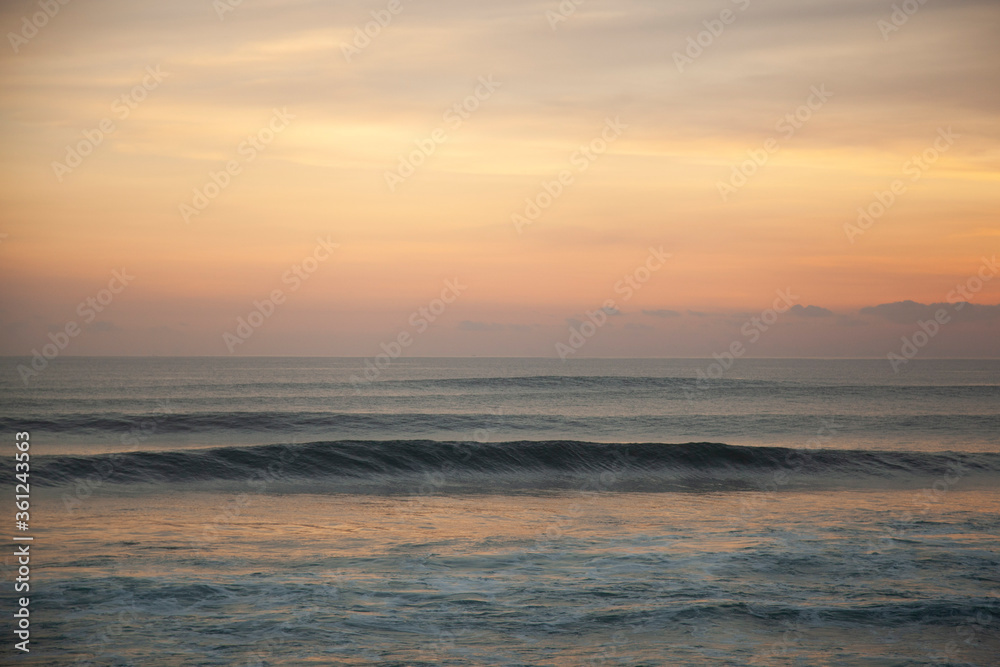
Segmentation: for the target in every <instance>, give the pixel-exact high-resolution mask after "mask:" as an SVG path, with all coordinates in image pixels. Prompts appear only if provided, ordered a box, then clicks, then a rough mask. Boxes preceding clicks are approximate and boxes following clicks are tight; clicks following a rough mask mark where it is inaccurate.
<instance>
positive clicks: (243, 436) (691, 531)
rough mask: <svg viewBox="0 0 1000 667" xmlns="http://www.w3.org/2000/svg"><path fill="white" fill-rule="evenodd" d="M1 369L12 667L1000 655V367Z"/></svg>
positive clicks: (276, 364)
mask: <svg viewBox="0 0 1000 667" xmlns="http://www.w3.org/2000/svg"><path fill="white" fill-rule="evenodd" d="M3 361H4V363H6V367H7V368H8V373H5V374H3V378H2V381H0V399H2V401H0V406H2V407H0V424H2V426H3V432H4V433H5V434H7V435H6V436H5V438H6V440H7V442H8V443H9V444H8V445H6V452H7V454H8V456H5V457H4V460H5V461H7V462H8V463H7V464H6V465H5V468H4V475H5V480H6V482H7V486H6V488H7V489H8V491H7V492H6V493H8V494H9V495H8V497H9V496H10V495H12V494H13V486H14V483H15V480H14V458H13V454H14V451H15V449H14V434H15V433H17V432H29V433H30V442H31V449H30V452H31V459H30V462H31V468H30V475H31V512H30V513H31V526H30V535H31V536H32V537H33V538H34V539H33V541H32V542H31V554H32V556H31V579H30V599H31V644H30V648H31V651H30V653H24V654H21V655H16V656H14V657H13V658H12V659H11V660H12V662H10V663H9V664H24V665H167V666H171V665H178V666H179V665H246V666H252V665H289V666H290V665H311V664H315V665H532V666H534V665H539V666H540V665H552V666H563V665H566V666H569V665H997V664H1000V569H998V566H1000V488H998V481H1000V409H998V408H1000V360H930V359H927V360H921V359H915V360H913V361H911V362H910V363H908V364H907V365H906V366H905V367H903V368H902V369H901V372H899V373H895V372H893V369H892V368H891V367H890V366H889V364H888V363H887V362H886V361H885V360H776V359H738V360H736V361H735V362H733V363H732V364H731V365H730V367H729V368H723V366H722V364H721V362H719V361H715V360H712V359H706V360H698V359H683V360H660V359H593V360H586V359H578V360H569V361H566V362H562V361H559V360H558V359H555V360H553V359H478V358H473V359H423V358H419V359H418V358H414V359H395V360H391V361H390V362H388V363H384V362H385V360H383V363H382V364H381V367H380V368H375V367H374V366H372V365H369V364H367V363H366V362H365V360H360V359H346V358H181V359H176V358H57V359H55V360H53V361H51V362H50V364H49V366H48V367H47V368H46V369H44V370H43V371H42V372H41V373H39V374H38V376H37V377H34V378H32V379H31V380H30V381H29V386H25V385H24V384H23V383H22V382H21V379H20V377H19V376H18V374H17V372H16V371H15V370H14V369H15V367H16V365H17V364H18V363H26V361H27V360H21V359H13V358H7V359H4V360H3ZM9 507H11V511H12V512H13V511H14V509H13V503H11V504H10V505H9ZM11 521H12V522H13V517H11ZM10 532H11V533H12V534H16V531H15V530H13V528H12V529H11V531H10ZM17 568H18V565H17V562H16V559H15V557H14V550H13V548H11V547H8V548H7V549H5V550H4V552H3V563H2V569H3V571H4V581H5V582H7V583H5V584H4V585H3V595H2V597H3V599H4V605H5V607H4V608H5V609H13V608H14V605H15V600H16V598H17V597H18V596H21V595H29V593H14V590H13V586H12V585H11V583H10V582H12V581H13V580H14V577H15V576H16V575H17ZM6 616H7V618H8V624H10V626H11V632H9V633H8V634H7V636H8V637H9V638H10V639H9V641H10V642H11V643H12V644H13V642H14V641H16V640H15V639H13V637H14V635H13V634H12V632H13V624H12V623H11V622H10V618H11V617H10V615H9V614H7V615H6ZM8 648H9V647H8ZM5 655H6V656H7V657H10V656H11V652H10V651H7V650H6V649H5ZM5 659H6V658H5Z"/></svg>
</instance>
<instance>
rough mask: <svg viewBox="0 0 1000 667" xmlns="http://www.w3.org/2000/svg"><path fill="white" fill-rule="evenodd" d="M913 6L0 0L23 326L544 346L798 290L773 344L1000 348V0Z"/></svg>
mask: <svg viewBox="0 0 1000 667" xmlns="http://www.w3.org/2000/svg"><path fill="white" fill-rule="evenodd" d="M903 4H905V5H906V10H907V11H904V9H903V8H901V6H900V4H899V3H897V4H896V5H895V7H896V9H895V10H894V6H893V3H892V2H888V1H854V0H848V1H845V2H832V1H831V2H813V1H808V0H807V1H802V0H737V1H733V0H713V1H710V2H677V1H655V2H654V1H652V0H645V1H644V0H618V1H615V2H612V1H610V0H580V1H579V2H574V1H573V0H565V1H564V2H562V3H561V4H560V2H558V1H557V0H546V1H535V0H510V1H505V2H481V1H475V0H473V1H468V0H463V1H461V2H460V1H458V0H443V1H431V0H426V1H425V0H420V1H412V2H411V1H410V0H365V1H350V2H342V1H331V0H323V1H315V2H313V1H306V0H303V1H301V2H296V1H278V0H242V1H241V2H240V1H238V0H216V2H212V0H178V1H175V2H135V1H134V0H133V1H129V2H125V1H124V0H95V1H92V2H84V1H82V0H72V1H69V2H66V3H65V4H61V3H60V2H59V0H51V2H49V3H46V2H44V1H43V2H41V3H39V2H37V0H36V1H35V2H5V3H3V5H2V9H0V27H2V28H3V32H4V33H5V35H6V37H5V39H4V44H3V46H2V48H0V52H2V54H3V55H2V56H0V82H2V96H0V113H2V121H3V124H2V127H3V151H2V153H0V169H2V182H3V187H2V191H0V197H2V200H0V201H2V204H0V205H2V219H0V272H2V275H0V279H2V282H3V291H2V301H0V331H2V336H0V353H2V354H5V355H19V356H20V355H31V354H32V351H33V350H35V349H41V346H43V345H45V344H47V343H48V342H49V341H50V339H51V334H54V333H56V332H59V331H63V330H65V327H66V326H67V324H69V323H76V325H77V326H78V327H79V332H78V334H77V335H75V336H74V337H73V338H72V340H71V341H70V342H69V344H68V347H67V348H66V350H65V351H64V352H63V353H64V354H129V355H133V354H135V355H144V354H165V355H171V354H178V355H228V354H230V348H232V351H233V353H235V354H244V355H266V354H277V355H285V354H302V355H345V356H354V355H357V356H369V357H370V356H374V355H375V354H376V353H378V352H379V351H380V348H379V344H380V343H382V342H385V341H391V340H394V339H396V338H397V336H398V335H399V334H400V333H401V332H408V333H410V334H412V335H413V337H414V342H413V344H412V345H411V346H410V347H409V348H408V349H407V351H406V354H408V355H414V356H421V355H470V354H479V355H497V356H505V355H523V356H555V355H556V344H557V343H559V342H561V341H566V340H568V338H569V336H570V335H571V330H572V328H573V327H577V328H578V327H579V326H580V324H581V323H583V322H586V321H587V312H588V311H589V312H594V311H595V310H596V309H599V308H601V307H602V306H605V305H606V304H607V301H608V300H612V301H613V302H614V306H613V307H609V308H606V309H605V310H604V311H603V314H604V315H606V318H601V319H602V321H603V320H604V319H606V322H605V323H604V324H603V325H602V326H601V327H600V328H599V330H598V331H597V333H595V334H594V335H593V337H592V340H590V341H589V342H588V343H587V345H586V346H584V347H583V348H581V349H580V350H579V352H577V353H576V356H578V357H583V356H663V357H671V356H681V357H686V356H709V355H711V354H712V353H713V352H717V351H721V350H723V349H726V347H727V346H728V345H729V344H730V342H731V341H734V340H742V341H743V342H749V341H748V339H747V337H746V336H745V334H744V333H741V330H742V327H743V326H744V325H745V324H746V323H747V322H748V321H750V318H752V317H754V316H759V315H760V314H761V313H762V312H763V311H765V310H766V309H767V308H770V307H771V306H772V304H773V302H774V301H775V298H776V292H777V291H778V290H789V289H790V290H791V293H792V294H793V295H795V297H796V304H797V305H798V306H799V307H798V308H794V309H792V310H790V311H788V312H785V313H781V314H780V316H779V317H778V319H777V322H776V323H774V324H773V326H771V327H769V328H768V330H767V331H765V332H762V335H760V336H759V339H758V340H756V341H754V342H753V344H752V345H749V346H748V347H749V354H750V355H751V356H834V357H836V356H871V357H884V356H885V355H886V353H888V352H891V351H893V350H895V349H898V348H899V347H900V337H901V336H908V335H910V334H912V333H913V332H914V331H916V330H917V326H918V322H919V321H924V320H926V318H928V317H933V316H934V313H935V312H937V311H938V310H940V309H942V308H945V309H946V311H947V314H948V322H947V323H946V324H944V325H943V326H942V327H941V329H940V331H939V332H936V335H935V336H934V337H933V340H931V341H930V342H929V343H928V345H927V348H926V350H925V351H924V354H925V355H927V356H970V357H974V356H989V357H993V356H1000V336H998V333H1000V306H998V305H997V304H1000V268H998V267H997V265H996V264H995V260H992V258H994V257H995V256H996V255H997V254H998V253H997V251H998V246H1000V218H998V213H1000V123H998V120H1000V113H998V112H1000V85H998V82H1000V46H998V44H1000V40H998V37H1000V4H998V3H997V2H995V1H993V0H985V1H959V2H941V1H938V0H927V1H926V2H924V3H923V4H921V3H919V2H917V0H908V2H907V3H903ZM46 12H48V13H46ZM907 12H909V13H907ZM43 19H44V20H43ZM39 24H40V27H39ZM366 29H367V31H368V34H367V35H366V34H365V32H364V31H365V30H366ZM796 114H797V116H796ZM421 146H422V147H423V148H421ZM401 162H402V163H404V164H402V165H401ZM406 163H408V164H406ZM74 165H75V166H74ZM411 166H412V170H411V169H410V167H411ZM227 169H228V170H229V171H227ZM740 169H742V170H743V173H740V172H739V171H736V172H735V174H736V175H734V170H740ZM411 171H412V173H411ZM212 174H215V177H214V178H215V181H216V182H217V183H220V184H222V185H223V186H224V187H218V186H217V185H216V184H215V183H213V180H212V179H213V176H212ZM747 174H748V175H747ZM560 178H562V179H563V182H561V183H560ZM546 184H547V186H548V190H549V191H550V192H553V193H555V194H556V196H554V197H553V196H551V195H550V194H549V192H546ZM894 188H895V190H896V191H895V192H893V189H894ZM208 195H212V196H208ZM201 197H204V200H203V199H201ZM879 199H881V200H882V202H881V203H880V202H879ZM890 200H891V201H890ZM883 204H884V206H883ZM533 205H540V206H539V208H538V211H537V212H536V211H534V210H533V208H532V206H533ZM859 208H861V209H866V210H868V211H870V212H873V213H875V214H877V215H875V216H873V217H872V218H871V219H870V221H868V222H865V221H862V222H863V225H864V227H865V228H862V227H859V226H858V218H859V212H858V211H859ZM536 213H537V214H536ZM519 216H520V217H519ZM529 218H531V219H529ZM518 221H520V222H518ZM317 239H324V240H326V242H327V244H328V245H331V244H336V245H337V247H336V248H334V249H328V248H324V247H323V246H322V245H320V246H319V247H318V241H317ZM650 247H652V248H654V249H660V248H662V252H663V253H666V254H669V255H670V256H669V258H667V259H665V260H663V261H662V262H659V261H657V262H654V263H655V264H657V268H656V270H653V271H649V272H648V274H647V273H646V269H640V268H639V267H643V266H647V265H646V262H647V260H648V258H649V257H650V250H649V249H650ZM317 256H318V257H319V258H320V259H316V257H317ZM310 257H311V258H313V259H308V260H307V258H310ZM991 260H992V263H991ZM303 262H305V265H303ZM303 266H305V268H312V269H314V270H313V271H312V273H309V272H308V271H305V270H303V268H302V267H303ZM295 267H298V268H297V269H296V268H295ZM647 268H648V267H647ZM114 271H119V272H122V271H124V274H122V275H124V276H126V277H127V278H126V280H125V284H124V285H123V284H122V282H121V281H117V282H114V281H113V272H114ZM296 272H298V274H297V273H296ZM625 276H632V280H633V281H635V280H636V278H648V280H645V282H641V283H638V282H637V283H636V284H637V285H639V288H638V289H624V288H623V287H622V284H621V283H620V282H619V281H622V280H623V279H624V278H625ZM977 276H978V277H977ZM454 279H457V280H458V281H459V284H461V285H462V286H463V289H462V290H461V293H460V294H458V295H457V297H455V298H454V300H453V302H452V303H449V304H446V307H445V308H444V310H443V312H441V313H440V314H439V315H438V316H436V317H435V318H434V321H433V322H432V323H430V322H429V325H430V326H428V327H426V330H420V327H419V326H418V325H417V324H414V322H415V321H418V320H419V318H418V320H414V318H413V314H414V313H418V312H419V309H420V308H421V307H424V308H427V307H430V306H431V304H433V302H434V300H435V299H436V298H438V297H440V295H441V294H442V291H443V290H445V289H446V287H445V281H447V280H454ZM109 283H110V285H111V287H112V288H114V290H116V292H115V293H112V290H109V291H107V292H104V293H103V294H102V290H106V289H108V288H109ZM959 285H961V286H964V287H965V290H966V294H965V296H957V295H956V294H957V293H955V292H954V290H955V289H956V287H957V286H959ZM276 290H280V292H281V297H282V298H281V303H279V304H276V305H275V307H274V312H273V313H270V316H269V317H268V318H267V319H266V320H265V321H264V322H263V324H261V325H260V326H259V327H256V328H255V329H254V330H253V333H252V336H249V337H247V338H246V340H241V342H240V343H239V344H238V345H236V346H228V345H227V344H226V343H225V339H224V336H225V334H227V333H232V332H235V331H236V329H237V326H238V318H241V317H242V318H244V319H245V318H247V317H248V316H249V315H250V314H251V313H252V312H253V311H254V309H255V308H256V307H257V306H255V305H254V302H255V301H256V302H258V303H261V302H262V300H265V299H269V298H270V296H271V295H272V294H273V293H274V292H275V291H276ZM626 295H628V296H626ZM109 297H110V298H109ZM88 298H90V299H102V298H103V299H104V300H105V301H106V303H103V304H99V305H100V312H98V311H97V309H96V308H91V307H90V306H86V305H84V306H82V307H81V304H86V303H87V299H88ZM449 298H450V297H449ZM955 301H969V302H971V303H972V304H974V306H969V307H965V308H963V309H961V311H959V310H957V309H956V308H955V304H954V302H955ZM901 302H902V303H901ZM905 302H911V303H905ZM949 302H952V303H949ZM933 304H938V305H936V306H935V305H933ZM810 306H811V308H810ZM264 309H265V310H269V308H267V307H266V305H265V308H264ZM91 311H92V312H91ZM8 366H10V368H9V369H8V372H13V370H12V369H13V365H12V364H8Z"/></svg>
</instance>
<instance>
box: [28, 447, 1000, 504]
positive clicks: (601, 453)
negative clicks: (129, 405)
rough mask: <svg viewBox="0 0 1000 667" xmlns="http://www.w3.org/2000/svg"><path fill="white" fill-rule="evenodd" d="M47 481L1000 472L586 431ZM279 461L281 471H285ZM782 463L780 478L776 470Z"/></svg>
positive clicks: (41, 461)
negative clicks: (583, 436)
mask: <svg viewBox="0 0 1000 667" xmlns="http://www.w3.org/2000/svg"><path fill="white" fill-rule="evenodd" d="M33 464H34V465H33V468H32V473H33V480H34V481H35V483H37V484H39V485H42V486H59V485H71V484H74V483H76V482H78V481H79V480H80V479H86V478H95V477H96V478H99V479H101V480H102V481H104V482H108V483H118V484H130V483H160V484H174V483H184V482H199V481H211V480H252V479H265V478H267V477H268V476H269V475H270V476H272V477H275V476H277V477H278V478H280V479H281V480H282V481H287V482H292V483H295V482H296V481H313V482H323V481H324V480H325V481H329V482H330V488H331V489H336V487H337V483H336V482H337V480H341V481H343V482H347V483H348V485H350V483H351V482H377V483H380V484H381V485H383V486H384V485H388V486H390V487H391V486H392V480H393V479H395V480H397V481H398V482H401V483H400V484H399V485H398V486H397V487H396V489H397V490H399V491H404V492H405V491H406V489H407V488H408V486H407V485H408V484H410V483H416V482H418V481H419V480H420V479H421V478H426V477H429V476H434V477H435V478H438V479H442V481H441V482H440V483H438V484H437V487H438V488H439V490H447V489H448V485H449V483H450V482H454V483H456V484H457V485H458V486H457V487H456V489H458V490H475V489H479V490H503V489H512V488H533V489H546V488H553V489H556V488H564V487H566V486H568V485H571V484H572V483H573V482H572V480H575V479H579V478H580V477H581V476H582V477H584V478H586V477H593V476H603V477H601V478H602V480H603V483H602V488H605V489H607V490H635V491H649V492H653V491H671V490H680V489H691V488H694V489H698V490H713V489H717V490H738V489H758V488H761V480H762V479H764V478H771V479H780V480H781V481H780V483H781V484H782V485H788V487H789V488H794V487H796V486H799V485H804V484H808V485H810V486H816V485H817V484H819V485H831V486H839V485H844V484H848V485H850V484H852V483H854V482H858V483H867V484H871V483H879V482H886V483H894V482H903V483H914V482H916V483H924V482H933V480H934V479H935V478H942V477H947V478H949V479H961V478H966V479H970V478H977V479H986V480H987V481H990V482H992V483H995V482H996V480H997V478H998V476H1000V454H997V453H976V454H972V453H954V452H944V453H918V452H888V451H861V450H822V449H817V450H809V449H793V448H784V447H740V446H732V445H725V444H717V443H688V444H655V443H639V444H600V443H589V442H578V441H545V442H525V441H520V442H502V443H464V442H436V441H429V440H396V441H383V442H373V441H337V442H313V443H306V444H289V445H262V446H253V447H223V448H215V449H201V450H181V451H140V452H128V453H122V454H99V455H92V456H40V457H38V458H37V459H33ZM274 471H280V474H277V473H275V472H274ZM776 474H780V475H781V477H780V478H779V477H776V476H775V475H776Z"/></svg>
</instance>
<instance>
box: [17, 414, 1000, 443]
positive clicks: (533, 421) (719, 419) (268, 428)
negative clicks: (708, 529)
mask: <svg viewBox="0 0 1000 667" xmlns="http://www.w3.org/2000/svg"><path fill="white" fill-rule="evenodd" d="M825 417H826V418H828V419H829V420H830V421H832V422H834V423H839V424H842V425H844V426H846V427H848V428H850V429H851V430H860V431H868V432H873V433H879V432H886V431H892V430H893V429H900V430H903V429H905V430H917V431H922V432H925V433H927V432H931V433H933V432H941V433H947V432H949V431H953V430H954V431H968V430H976V431H978V432H984V433H989V432H994V433H995V432H998V431H1000V414H995V415H984V414H972V415H952V414H901V415H878V416H858V415H825ZM802 420H803V417H802V416H801V415H788V414H766V413H765V414H754V415H715V414H691V415H630V416H570V415H562V414H556V415H546V414H516V413H508V412H505V413H503V415H502V424H501V425H502V428H503V430H505V431H537V430H551V429H564V428H574V429H587V430H592V431H595V432H628V431H629V429H634V428H636V427H641V428H643V429H665V430H669V431H677V430H682V431H685V432H692V431H694V432H713V433H727V432H735V433H740V432H747V431H748V429H752V430H751V431H750V432H755V431H760V432H777V433H780V432H783V431H790V432H795V431H797V430H799V429H800V427H801V425H802ZM498 421H499V420H498V416H497V415H496V414H489V413H482V414H470V413H464V414H448V413H436V412H426V413H424V412H421V413H391V414H389V413H337V412H299V411H260V412H257V411H253V412H250V411H246V412H159V413H157V412H150V413H136V414H129V413H106V414H103V415H100V416H96V415H91V414H63V415H60V416H54V417H25V418H20V419H8V418H0V429H6V430H15V429H16V430H30V431H36V430H37V431H46V432H50V433H72V434H80V433H95V434H97V433H107V434H109V436H110V437H111V439H112V441H117V440H119V438H120V436H121V435H122V434H127V433H130V432H132V431H135V430H136V428H137V427H142V426H143V425H145V426H146V428H147V429H148V430H155V432H156V433H161V434H163V433H204V432H206V431H212V430H222V431H237V432H288V431H290V430H291V431H294V430H295V429H317V428H339V429H350V430H353V431H357V432H359V433H367V432H370V433H376V434H378V433H397V434H398V433H400V432H401V431H415V432H421V431H425V432H439V431H449V430H450V431H456V432H472V431H474V430H476V429H481V428H488V429H492V430H495V429H496V428H497V426H498ZM727 424H728V425H727Z"/></svg>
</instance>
